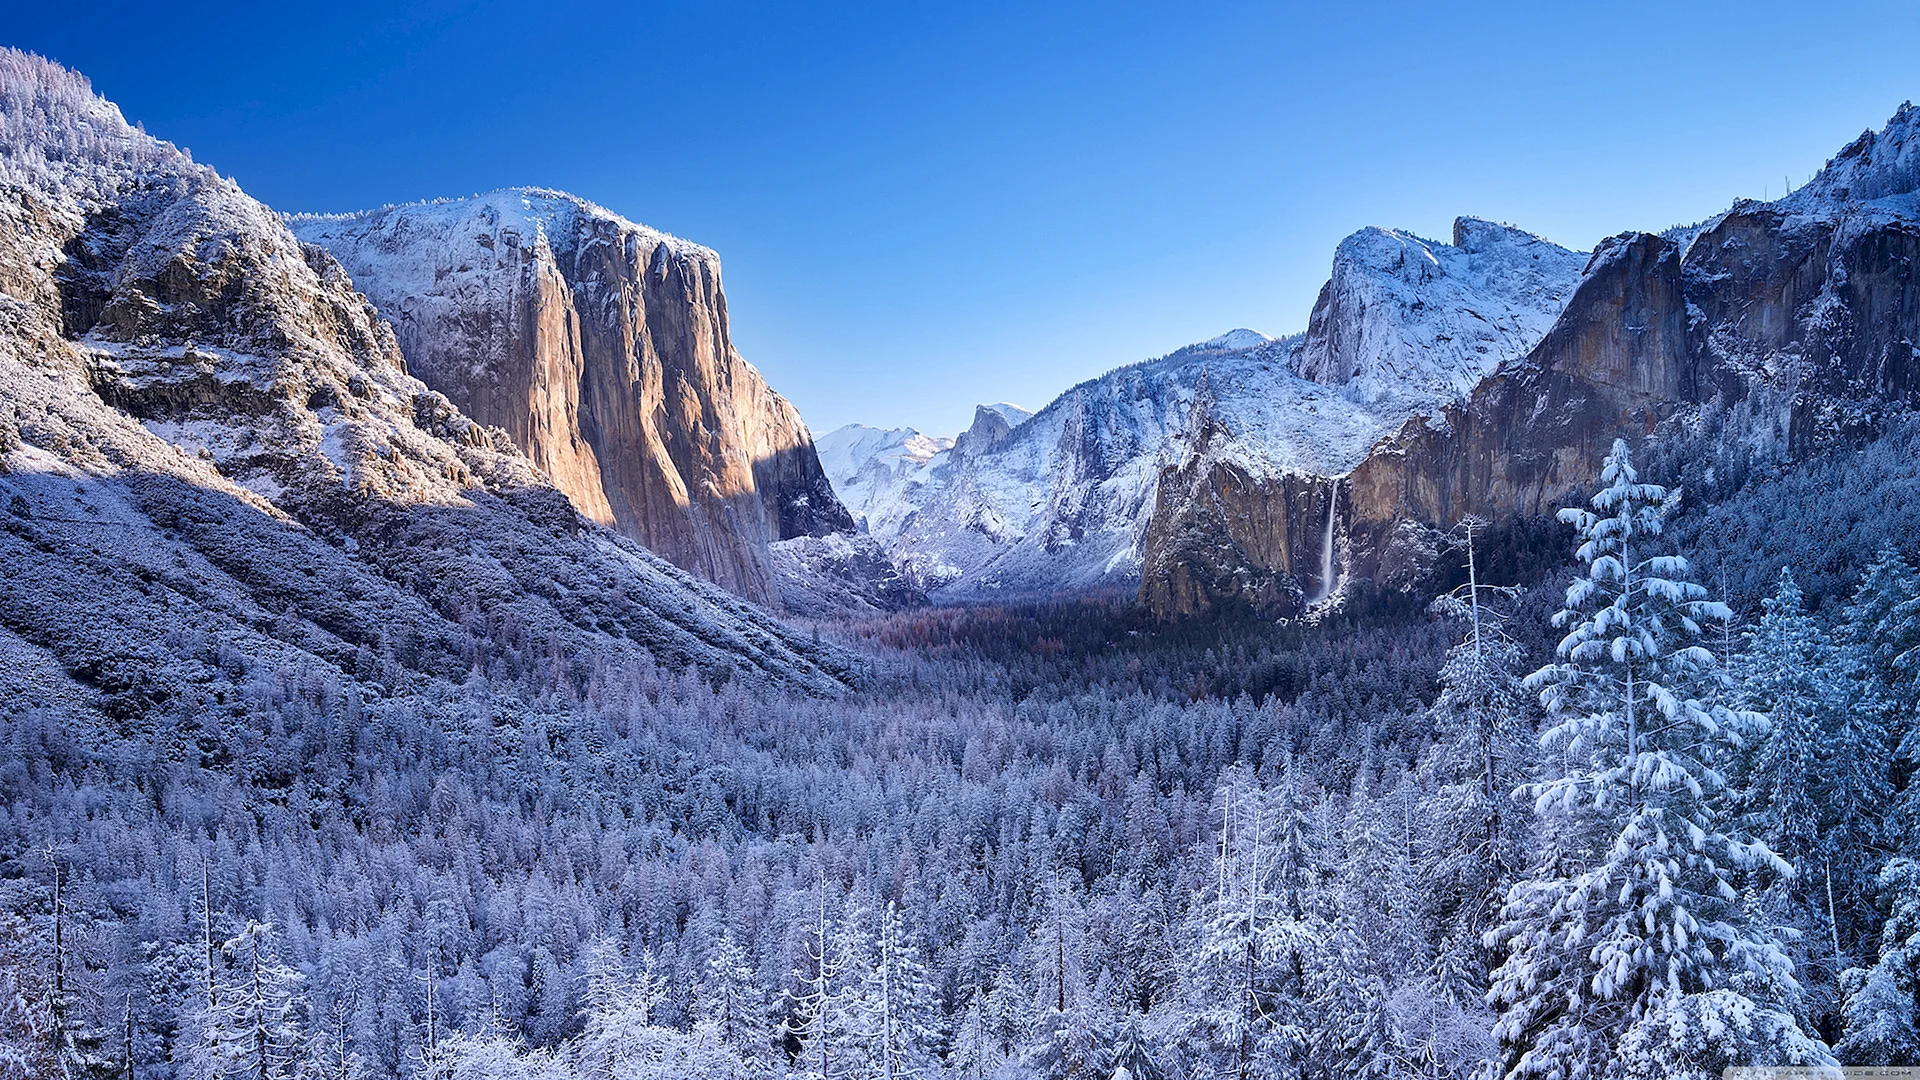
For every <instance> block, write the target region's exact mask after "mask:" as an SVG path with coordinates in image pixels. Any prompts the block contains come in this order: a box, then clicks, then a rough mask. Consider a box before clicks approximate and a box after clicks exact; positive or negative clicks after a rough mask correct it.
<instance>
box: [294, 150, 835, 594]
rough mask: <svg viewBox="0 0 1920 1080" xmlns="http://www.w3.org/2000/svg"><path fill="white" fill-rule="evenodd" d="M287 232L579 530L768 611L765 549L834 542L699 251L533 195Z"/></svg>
mask: <svg viewBox="0 0 1920 1080" xmlns="http://www.w3.org/2000/svg"><path fill="white" fill-rule="evenodd" d="M291 220H292V223H293V227H294V228H295V229H296V230H297V232H298V233H299V235H300V236H301V237H302V238H303V239H305V240H307V241H309V242H312V243H315V244H318V245H320V246H321V247H324V248H325V249H326V250H327V251H329V252H330V253H332V254H333V256H334V257H336V258H338V259H339V260H340V262H341V264H342V265H343V266H344V267H345V268H346V269H347V271H348V272H349V273H350V274H352V275H353V278H354V280H355V282H356V283H357V284H358V285H359V286H360V287H361V288H362V289H364V290H365V291H366V294H367V295H368V297H369V298H371V299H372V300H373V302H374V303H375V304H376V305H378V307H379V309H380V312H381V314H382V315H384V316H385V317H386V318H387V319H388V320H390V321H391V322H392V324H393V326H394V330H395V333H396V335H397V337H398V341H399V345H400V348H401V351H402V352H403V353H405V355H406V359H407V363H408V366H409V368H410V369H411V370H412V371H413V372H414V374H416V375H418V376H419V377H420V378H421V379H423V380H424V381H425V382H426V383H427V384H428V385H430V386H432V387H434V388H435V389H437V390H439V391H441V392H442V393H444V394H446V395H447V397H448V398H449V399H450V400H451V401H452V402H453V403H454V404H455V405H456V406H457V407H459V408H460V409H461V410H462V411H464V412H466V413H468V414H469V415H471V416H473V417H475V418H476V419H478V420H480V421H481V422H483V423H486V424H490V425H497V426H499V427H501V428H503V429H505V430H506V431H507V433H508V434H509V435H510V436H511V437H512V439H513V441H514V443H515V444H516V445H517V446H519V447H520V448H521V449H522V450H524V451H525V452H526V453H527V455H528V456H529V457H531V458H532V459H533V460H534V462H535V463H536V464H538V465H539V466H540V468H541V469H542V471H544V472H545V473H546V474H547V475H548V476H549V477H551V478H552V479H553V481H554V483H555V484H556V485H557V486H558V487H559V488H560V489H561V490H562V491H564V492H566V493H567V495H568V497H569V498H571V499H572V500H573V501H574V504H575V505H576V506H578V507H579V508H580V510H581V512H582V513H584V514H586V515H587V516H588V517H591V518H593V519H595V520H598V521H600V522H603V523H605V524H608V525H611V526H613V527H614V528H616V529H618V530H619V531H620V532H622V533H624V534H626V535H628V536H630V537H633V538H634V539H636V540H638V541H640V542H641V543H643V544H645V545H646V546H647V547H649V548H651V549H652V550H654V551H655V552H657V553H659V554H660V555H662V556H663V557H665V558H667V559H669V560H671V561H673V562H675V563H677V564H678V565H680V566H682V567H684V568H686V569H688V570H691V571H693V572H694V573H697V574H699V575H701V576H702V577H705V578H707V579H708V580H710V581H713V582H716V583H718V584H720V585H722V586H724V587H726V588H728V589H731V590H733V591H735V592H737V593H739V594H740V595H742V596H745V597H747V598H748V599H752V600H755V601H758V602H760V603H765V604H773V605H777V604H778V602H779V594H778V591H777V589H776V587H775V584H774V580H773V575H772V568H771V564H770V562H769V558H770V556H769V549H768V545H769V544H771V543H772V542H774V541H777V540H783V539H789V538H793V537H799V536H818V535H824V534H826V533H830V532H836V531H847V530H850V529H851V528H852V525H853V522H852V519H851V517H850V516H849V515H848V514H847V512H846V510H845V508H844V507H843V506H842V505H841V504H840V502H839V500H838V499H837V498H836V497H835V495H834V493H833V489H832V487H831V485H830V484H829V483H828V482H827V479H826V476H825V474H824V473H823V472H822V470H821V468H820V462H819V459H818V456H817V454H816V452H815V450H814V446H813V440H812V437H811V436H810V435H809V434H808V432H807V430H806V427H805V425H804V424H802V423H801V421H800V417H799V414H798V413H797V412H796V411H795V410H794V408H793V406H792V405H790V404H789V403H788V402H787V401H786V399H785V398H783V397H781V396H780V395H779V394H778V393H776V392H775V391H774V390H773V389H772V388H771V387H769V386H768V385H767V383H766V381H765V379H763V378H762V377H761V375H760V373H759V372H758V371H757V370H755V369H754V368H753V366H752V365H750V364H748V363H747V362H746V361H745V360H744V359H742V358H741V356H740V354H739V353H738V351H736V350H735V349H734V347H733V343H732V340H731V334H730V329H729V326H728V320H727V304H726V295H725V293H724V291H723V290H722V288H721V284H720V260H719V257H718V256H717V255H715V254H714V253H713V251H712V250H710V249H708V248H705V247H702V246H700V245H698V244H694V243H690V242H688V241H685V240H681V239H678V238H676V237H672V236H669V235H667V234H665V233H661V232H659V231H657V230H654V229H649V228H647V227H645V226H643V225H638V224H635V223H634V222H631V221H628V220H626V219H625V218H622V217H620V216H619V215H617V214H614V213H612V212H611V211H608V210H606V209H604V208H602V207H599V206H596V205H594V204H593V203H590V202H588V201H586V200H584V199H581V198H578V197H576V196H572V195H568V194H566V193H564V192H557V191H550V190H546V189H540V188H511V189H505V190H501V191H495V192H489V193H487V194H484V195H476V196H473V197H470V198H464V199H446V200H440V201H436V202H429V203H417V204H411V205H407V206H394V207H386V208H383V209H380V210H372V211H366V212H363V213H356V214H344V215H330V216H300V217H296V218H293V219H291Z"/></svg>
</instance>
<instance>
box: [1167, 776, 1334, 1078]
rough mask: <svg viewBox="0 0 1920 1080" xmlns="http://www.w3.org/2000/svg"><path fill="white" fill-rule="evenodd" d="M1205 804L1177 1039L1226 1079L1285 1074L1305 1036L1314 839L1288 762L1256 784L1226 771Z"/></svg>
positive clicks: (1302, 1052)
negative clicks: (1212, 819)
mask: <svg viewBox="0 0 1920 1080" xmlns="http://www.w3.org/2000/svg"><path fill="white" fill-rule="evenodd" d="M1215 804H1216V808H1215V811H1214V812H1215V813H1216V814H1217V815H1218V817H1219V821H1220V830H1219V832H1218V833H1217V834H1216V842H1217V847H1216V855H1215V861H1214V868H1213V873H1212V875H1211V880H1209V881H1207V882H1205V883H1204V885H1203V888H1204V890H1205V891H1204V892H1203V893H1202V894H1201V895H1200V896H1198V897H1196V898H1195V903H1194V906H1193V915H1192V920H1191V921H1192V925H1191V929H1190V930H1189V939H1190V941H1191V943H1192V944H1191V952H1190V954H1189V957H1188V961H1187V965H1186V970H1187V977H1186V985H1185V988H1184V998H1185V1006H1186V1010H1187V1025H1186V1027H1187V1039H1188V1042H1189V1043H1190V1044H1191V1046H1192V1051H1193V1052H1194V1053H1195V1054H1196V1055H1197V1056H1201V1057H1203V1058H1205V1059H1207V1060H1210V1061H1212V1062H1213V1063H1214V1065H1213V1067H1214V1068H1215V1069H1216V1070H1217V1071H1219V1072H1220V1073H1222V1074H1224V1075H1227V1076H1232V1077H1235V1078H1236V1080H1252V1078H1255V1077H1269V1076H1285V1075H1290V1074H1291V1073H1292V1072H1293V1071H1295V1070H1297V1068H1298V1067H1299V1065H1300V1063H1301V1062H1302V1061H1303V1060H1304V1059H1305V1056H1306V1054H1307V1052H1308V1049H1309V1046H1308V1043H1309V1042H1310V1040H1311V1034H1310V1031H1309V1025H1308V1023H1307V1021H1306V1018H1305V1006H1306V1003H1307V1001H1308V998H1309V996H1310V994H1311V988H1310V987H1309V986H1308V985H1307V983H1308V970H1309V966H1310V964H1311V962H1312V954H1313V952H1314V950H1315V948H1316V943H1317V942H1318V941H1319V940H1320V938H1321V937H1322V935H1323V932H1324V927H1323V925H1322V923H1321V920H1320V918H1319V916H1318V914H1317V911H1316V909H1317V907H1318V906H1319V901H1320V897H1319V892H1320V883H1319V881H1318V875H1319V871H1320V859H1321V849H1322V845H1321V843H1320V840H1319V837H1318V835H1317V830H1316V825H1315V823H1314V822H1313V821H1312V819H1311V817H1310V806H1309V803H1308V802H1307V799H1306V797H1305V793H1304V792H1303V791H1301V790H1300V780H1299V777H1298V776H1297V774H1296V773H1295V771H1294V769H1293V767H1292V764H1291V763H1290V762H1289V763H1288V764H1287V766H1286V767H1285V768H1284V770H1283V771H1282V773H1281V776H1280V778H1279V780H1278V781H1277V783H1276V784H1275V785H1274V786H1273V787H1272V788H1270V789H1266V790H1262V789H1260V788H1258V787H1256V786H1254V785H1253V784H1251V783H1250V782H1248V781H1247V779H1246V778H1245V777H1244V776H1242V775H1240V774H1239V773H1238V772H1231V773H1229V774H1228V776H1227V777H1226V778H1225V780H1224V781H1223V782H1222V783H1221V785H1220V791H1219V795H1218V796H1217V798H1216V800H1215Z"/></svg>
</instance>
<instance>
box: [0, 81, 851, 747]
mask: <svg viewBox="0 0 1920 1080" xmlns="http://www.w3.org/2000/svg"><path fill="white" fill-rule="evenodd" d="M0 506H3V507H5V512H4V516H3V517H0V575H4V579H5V584H4V587H0V597H3V598H4V599H3V600H0V667H5V668H8V669H9V670H12V671H18V672H30V673H32V674H31V677H24V682H23V685H25V686H26V687H27V689H25V690H20V691H19V692H18V694H17V695H16V696H14V697H12V698H10V700H9V705H10V706H11V707H16V708H30V707H35V706H45V707H49V708H56V707H57V708H58V709H60V710H62V711H61V712H60V715H62V716H72V717H74V718H76V719H80V718H86V717H98V716H101V715H107V716H116V715H117V716H131V715H142V716H155V717H158V718H159V721H158V722H160V723H161V724H162V726H164V725H165V724H166V723H169V722H171V720H169V718H171V717H178V718H181V721H182V722H188V721H191V722H194V723H198V722H202V720H203V719H205V718H208V717H218V716H219V715H222V714H223V713H225V712H228V711H231V710H233V709H235V708H239V706H238V705H235V704H233V703H231V702H228V701H226V700H225V699H218V700H216V699H215V698H214V697H213V696H212V695H213V694H214V693H215V692H214V691H212V690H210V689H208V687H209V686H210V685H211V682H212V680H210V679H209V678H208V677H207V676H208V673H209V671H210V669H211V667H212V666H215V665H218V666H221V667H222V668H223V670H225V671H227V672H228V673H229V674H231V673H233V672H242V671H245V670H249V669H251V668H253V666H254V665H261V666H260V667H259V669H258V670H259V673H260V675H261V677H273V678H277V677H282V676H281V675H270V674H269V673H276V672H277V673H289V672H300V671H320V670H326V671H327V672H329V675H328V678H330V679H335V680H338V681H339V682H340V684H342V685H350V686H353V687H355V688H356V689H355V693H356V694H358V695H361V696H362V697H363V698H364V699H365V700H368V701H373V700H375V699H381V700H399V699H402V698H406V697H408V696H409V695H416V696H417V695H423V694H450V693H453V692H454V690H453V688H454V687H456V686H457V685H458V684H459V683H460V682H461V681H462V680H465V679H468V678H469V677H470V676H471V675H474V674H475V673H479V674H482V675H487V676H492V675H499V676H501V677H502V679H503V682H502V685H503V686H504V685H505V682H504V680H505V678H506V676H508V675H509V674H512V675H514V676H516V677H519V676H525V675H527V674H528V673H530V672H534V671H536V670H537V671H542V672H544V673H545V674H544V675H541V676H540V681H543V682H545V684H546V685H548V686H550V687H553V688H555V689H556V690H558V689H559V688H561V687H578V686H581V685H584V682H585V680H587V679H588V678H589V676H593V677H600V678H605V677H608V676H610V675H611V674H612V673H614V672H617V671H635V670H640V669H643V668H644V669H649V670H650V669H652V668H653V667H655V666H656V665H657V666H659V667H665V668H669V669H684V668H695V669H698V670H701V671H704V672H706V673H708V674H709V675H711V676H723V675H725V676H731V675H733V674H738V675H740V676H742V677H747V678H750V679H754V680H761V681H765V680H772V681H779V682H786V683H792V684H798V685H800V686H805V687H809V688H813V689H816V690H821V691H830V690H833V689H835V688H837V687H839V686H840V685H841V684H842V681H843V680H844V679H846V678H847V677H848V676H849V675H850V673H851V672H852V671H853V668H852V667H851V665H850V662H849V659H848V657H846V656H845V655H844V654H842V653H840V652H839V651H838V650H836V649H834V648H832V647H831V646H822V645H821V644H819V643H818V642H817V641H813V640H809V638H808V637H807V636H805V635H802V634H800V633H797V632H795V631H793V630H792V629H791V628H789V627H787V626H784V625H782V624H781V623H780V622H778V621H777V620H775V619H773V618H772V617H770V616H769V615H767V614H766V612H765V611H763V610H761V609H759V608H757V607H754V606H753V605H751V604H748V603H746V602H744V601H742V600H739V599H737V598H736V597H734V596H731V595H729V594H727V593H725V592H723V591H721V590H720V589H718V588H715V587H713V586H711V585H708V584H706V583H704V582H701V581H699V580H697V579H695V578H693V577H691V576H690V575H688V574H686V573H685V572H683V571H681V570H679V569H677V568H675V567H673V566H671V565H669V564H668V563H666V562H664V561H662V560H660V559H658V558H656V557H654V556H653V555H652V554H650V553H649V552H647V551H646V550H644V549H643V548H641V547H640V546H639V545H638V544H636V543H634V542H633V541H632V540H630V539H628V538H626V537H623V536H620V535H618V534H617V533H615V532H613V531H611V530H609V529H605V528H601V527H599V526H597V525H594V524H592V523H591V522H589V521H587V520H585V519H583V518H582V517H581V516H580V515H579V514H578V513H576V512H575V510H574V508H573V506H572V505H570V503H569V502H568V499H567V498H566V496H565V495H563V494H562V493H561V492H560V491H558V490H556V489H555V488H554V486H553V485H552V484H551V483H550V482H549V481H548V479H547V478H546V477H545V476H544V475H543V474H542V472H541V471H540V470H539V469H538V468H536V467H535V463H534V462H532V461H530V460H529V459H528V458H527V457H526V456H525V455H524V454H522V453H521V452H520V451H519V450H518V449H517V448H516V447H515V446H514V444H513V442H512V441H511V440H510V439H509V438H508V437H507V435H506V433H504V432H502V431H500V430H498V429H497V428H489V427H486V426H483V425H480V424H477V423H475V422H474V421H473V420H472V419H471V418H469V417H468V416H467V415H466V414H464V413H463V412H461V411H460V410H459V409H458V408H456V407H455V406H454V405H453V404H452V403H451V402H449V401H448V399H447V397H446V396H444V395H442V394H440V393H436V392H435V391H433V390H431V389H429V388H428V387H427V386H425V385H424V384H422V383H421V382H420V381H419V380H418V379H416V378H414V377H413V376H412V375H410V374H409V373H408V371H407V369H406V365H405V363H404V362H403V360H402V356H401V353H400V350H399V348H398V347H397V345H396V343H395V340H394V337H393V334H392V332H391V331H390V330H389V328H388V327H387V325H386V324H385V323H383V322H381V321H380V319H379V318H378V317H377V315H376V313H375V311H374V309H373V307H372V306H371V305H370V304H368V303H367V301H366V299H365V298H364V297H363V296H361V295H360V294H358V293H356V292H355V291H354V288H353V283H352V282H351V281H350V280H349V279H348V277H347V275H346V274H345V273H344V272H342V270H341V269H340V267H339V265H338V264H337V263H336V262H335V261H334V260H333V259H332V258H331V257H330V256H328V255H327V254H326V253H325V252H324V251H322V250H320V249H319V248H317V247H313V246H311V245H303V244H302V243H300V242H299V240H298V239H296V238H295V237H294V235H293V234H292V233H291V232H290V231H289V230H288V228H287V226H286V225H285V223H284V222H283V221H282V219H281V218H280V216H279V215H277V214H275V213H273V212H272V211H270V210H268V209H267V208H266V207H264V206H262V205H261V204H260V203H258V202H256V201H254V200H253V199H252V198H249V197H248V196H247V195H246V194H245V193H244V192H242V191H241V190H240V188H239V187H238V186H237V185H235V184H234V183H233V182H232V181H231V180H228V179H224V178H222V177H220V176H219V175H218V174H216V173H215V172H214V171H213V170H212V169H209V168H206V167H205V166H201V165H197V164H195V163H194V162H192V161H191V160H190V159H189V158H188V157H187V156H186V155H185V154H184V153H181V152H180V151H178V150H176V149H175V148H174V147H172V146H170V145H168V144H166V143H162V142H159V141H158V140H155V139H152V138H150V137H149V136H147V135H146V134H145V133H144V132H141V131H138V130H136V129H134V128H132V127H131V126H129V125H128V124H127V123H126V121H125V120H124V119H123V118H122V116H121V114H120V112H119V110H118V109H117V108H115V107H114V106H113V105H112V104H110V103H109V102H107V101H105V100H103V99H101V98H100V97H98V96H96V95H95V94H93V93H92V91H91V89H90V87H89V86H88V84H87V82H86V80H85V79H84V78H81V77H80V76H78V75H76V74H73V73H71V72H69V71H66V70H65V69H63V68H61V67H59V66H58V65H56V64H53V63H50V62H48V61H46V60H43V59H41V58H39V57H34V56H29V55H27V54H23V53H19V52H14V51H11V50H0ZM589 657H590V658H592V663H591V664H586V663H585V661H584V660H582V659H581V658H589ZM594 672H598V675H594ZM233 677H234V678H239V677H240V676H238V675H233ZM286 677H289V678H291V677H293V676H290V675H289V676H286ZM300 677H301V678H304V677H305V676H300ZM560 692H563V693H571V692H573V691H572V690H561V691H560ZM215 722H217V720H216V721H215Z"/></svg>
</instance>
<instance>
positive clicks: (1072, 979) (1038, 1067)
mask: <svg viewBox="0 0 1920 1080" xmlns="http://www.w3.org/2000/svg"><path fill="white" fill-rule="evenodd" d="M1035 900H1036V906H1037V908H1038V911H1037V912H1036V916H1037V917H1036V920H1035V926H1034V929H1033V934H1032V936H1031V938H1030V939H1029V940H1028V943H1027V964H1028V967H1027V975H1028V979H1027V987H1028V994H1029V997H1028V1004H1029V1008H1030V1009H1031V1012H1030V1014H1029V1017H1030V1019H1029V1022H1028V1023H1027V1025H1026V1028H1027V1039H1026V1043H1025V1045H1024V1046H1023V1047H1022V1048H1021V1064H1022V1065H1024V1066H1025V1067H1026V1068H1027V1070H1028V1071H1029V1072H1030V1073H1031V1074H1032V1075H1034V1076H1035V1077H1038V1078H1039V1080H1099V1077H1098V1073H1099V1072H1100V1070H1101V1066H1103V1065H1104V1064H1105V1062H1104V1061H1103V1060H1102V1056H1103V1055H1102V1051H1103V1049H1104V1048H1105V1047H1106V1046H1107V1044H1108V1042H1109V1041H1110V1038H1111V1035H1110V1033H1109V1032H1108V1030H1107V1026H1106V1025H1107V1020H1108V1013H1109V1010H1108V1009H1107V1008H1106V1007H1105V1003H1104V1002H1100V1001H1097V1000H1095V998H1094V995H1093V994H1092V993H1091V992H1090V987H1089V986H1088V975H1087V970H1086V945H1087V911H1086V908H1085V906H1084V904H1083V903H1082V900H1081V897H1080V895H1079V893H1078V892H1077V891H1076V890H1075V889H1074V888H1073V887H1072V886H1071V885H1070V884H1068V881H1067V879H1066V876H1065V873H1064V872H1063V871H1061V870H1060V869H1058V868H1054V869H1051V870H1049V871H1048V872H1047V875H1046V877H1045V879H1044V880H1043V882H1042V885H1041V890H1040V893H1039V895H1038V896H1036V897H1035Z"/></svg>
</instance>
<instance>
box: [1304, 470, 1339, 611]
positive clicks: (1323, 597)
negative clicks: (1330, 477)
mask: <svg viewBox="0 0 1920 1080" xmlns="http://www.w3.org/2000/svg"><path fill="white" fill-rule="evenodd" d="M1339 505H1340V481H1338V480H1334V481H1332V482H1330V483H1328V485H1327V535H1326V538H1325V539H1323V540H1321V542H1320V593H1319V595H1317V596H1315V597H1314V598H1313V599H1311V600H1309V601H1307V603H1308V605H1309V606H1311V605H1314V604H1324V603H1326V602H1327V601H1328V600H1330V599H1332V598H1333V515H1334V511H1335V510H1336V509H1338V507H1339Z"/></svg>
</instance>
